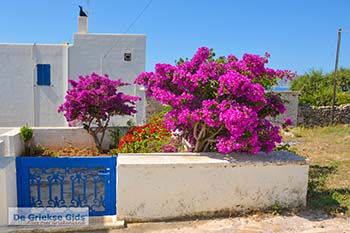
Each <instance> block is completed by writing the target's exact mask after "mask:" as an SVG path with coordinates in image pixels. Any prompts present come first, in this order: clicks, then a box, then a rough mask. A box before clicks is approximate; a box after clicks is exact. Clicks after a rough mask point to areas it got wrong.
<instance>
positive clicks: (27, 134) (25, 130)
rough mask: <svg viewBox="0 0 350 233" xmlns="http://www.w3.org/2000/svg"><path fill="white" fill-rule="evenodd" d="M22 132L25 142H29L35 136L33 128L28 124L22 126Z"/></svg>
mask: <svg viewBox="0 0 350 233" xmlns="http://www.w3.org/2000/svg"><path fill="white" fill-rule="evenodd" d="M20 134H21V137H22V139H23V141H24V142H29V141H30V140H31V139H32V138H33V129H32V128H30V127H28V126H22V127H21V129H20Z"/></svg>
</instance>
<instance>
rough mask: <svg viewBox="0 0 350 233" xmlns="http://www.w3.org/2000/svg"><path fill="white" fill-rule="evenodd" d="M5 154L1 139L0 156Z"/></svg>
mask: <svg viewBox="0 0 350 233" xmlns="http://www.w3.org/2000/svg"><path fill="white" fill-rule="evenodd" d="M4 155H5V143H4V141H3V140H0V156H4Z"/></svg>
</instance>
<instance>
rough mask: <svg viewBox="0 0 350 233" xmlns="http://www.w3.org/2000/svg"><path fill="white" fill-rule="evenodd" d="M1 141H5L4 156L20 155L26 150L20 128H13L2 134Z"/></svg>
mask: <svg viewBox="0 0 350 233" xmlns="http://www.w3.org/2000/svg"><path fill="white" fill-rule="evenodd" d="M0 141H3V145H2V147H3V153H2V154H0V155H2V156H20V155H22V153H23V152H24V144H23V140H22V138H21V135H20V129H19V128H12V129H11V130H8V131H6V132H4V133H2V134H1V135H0Z"/></svg>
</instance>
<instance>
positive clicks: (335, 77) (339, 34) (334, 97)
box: [331, 28, 342, 124]
mask: <svg viewBox="0 0 350 233" xmlns="http://www.w3.org/2000/svg"><path fill="white" fill-rule="evenodd" d="M341 32H342V29H341V28H339V30H338V44H337V54H336V57H335V69H334V78H333V98H332V122H331V123H332V124H334V112H335V99H336V93H337V73H338V61H339V52H340V40H341Z"/></svg>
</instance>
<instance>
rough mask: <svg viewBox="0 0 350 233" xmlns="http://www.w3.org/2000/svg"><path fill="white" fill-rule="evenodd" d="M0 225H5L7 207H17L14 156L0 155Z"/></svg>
mask: <svg viewBox="0 0 350 233" xmlns="http://www.w3.org/2000/svg"><path fill="white" fill-rule="evenodd" d="M0 190H1V191H0V192H1V194H0V226H1V225H7V216H8V212H7V211H8V208H9V207H17V185H16V160H15V157H0Z"/></svg>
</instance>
